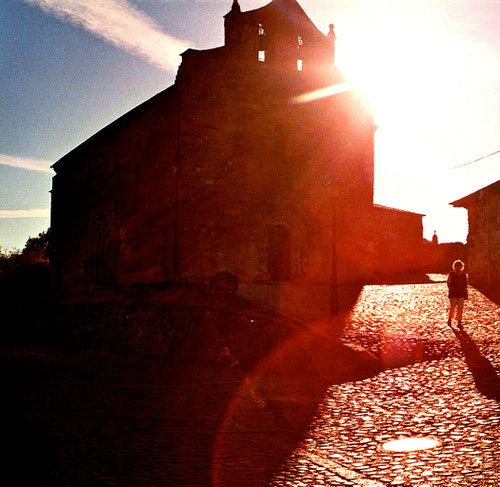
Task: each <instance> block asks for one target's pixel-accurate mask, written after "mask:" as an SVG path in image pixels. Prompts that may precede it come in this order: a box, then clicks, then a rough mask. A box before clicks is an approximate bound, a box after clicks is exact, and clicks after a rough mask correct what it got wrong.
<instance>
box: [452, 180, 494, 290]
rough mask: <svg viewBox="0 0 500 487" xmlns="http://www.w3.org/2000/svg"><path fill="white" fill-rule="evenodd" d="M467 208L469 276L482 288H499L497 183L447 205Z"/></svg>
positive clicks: (473, 282) (472, 281)
mask: <svg viewBox="0 0 500 487" xmlns="http://www.w3.org/2000/svg"><path fill="white" fill-rule="evenodd" d="M450 204H451V205H453V206H455V207H462V208H466V209H467V213H468V218H469V234H468V235H467V247H468V260H469V267H468V273H469V278H470V281H471V283H472V284H474V285H475V286H478V287H480V288H481V289H488V290H496V291H497V294H498V295H499V296H500V293H498V289H499V288H500V277H499V276H500V181H496V182H495V183H493V184H490V185H489V186H486V187H485V188H482V189H480V190H478V191H476V192H474V193H471V194H469V195H468V196H465V197H463V198H461V199H459V200H456V201H453V202H452V203H450Z"/></svg>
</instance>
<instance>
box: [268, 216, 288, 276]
mask: <svg viewBox="0 0 500 487" xmlns="http://www.w3.org/2000/svg"><path fill="white" fill-rule="evenodd" d="M290 270H291V237H290V232H289V231H288V229H287V228H286V227H285V226H283V225H275V226H273V227H272V228H271V231H270V234H269V273H270V274H271V279H272V280H273V281H289V280H290Z"/></svg>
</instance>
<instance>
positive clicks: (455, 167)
mask: <svg viewBox="0 0 500 487" xmlns="http://www.w3.org/2000/svg"><path fill="white" fill-rule="evenodd" d="M498 153H500V149H498V150H496V151H495V152H492V153H491V154H488V155H487V156H483V157H479V158H478V159H474V160H473V161H469V162H465V163H464V164H459V165H458V166H453V167H451V168H450V169H457V168H459V167H464V166H468V165H469V164H474V163H475V162H478V161H482V160H483V159H486V158H488V157H491V156H494V155H495V154H498Z"/></svg>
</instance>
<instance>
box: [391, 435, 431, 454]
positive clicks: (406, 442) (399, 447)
mask: <svg viewBox="0 0 500 487" xmlns="http://www.w3.org/2000/svg"><path fill="white" fill-rule="evenodd" d="M438 445H439V442H438V441H437V440H434V439H432V438H404V439H401V440H393V441H388V442H387V443H384V444H383V445H382V448H383V449H384V450H385V451H393V452H410V451H419V450H428V449H430V448H435V447H436V446H438Z"/></svg>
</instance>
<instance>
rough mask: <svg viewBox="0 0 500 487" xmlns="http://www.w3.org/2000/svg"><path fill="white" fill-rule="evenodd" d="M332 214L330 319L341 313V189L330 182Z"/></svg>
mask: <svg viewBox="0 0 500 487" xmlns="http://www.w3.org/2000/svg"><path fill="white" fill-rule="evenodd" d="M328 190H329V193H330V202H331V212H332V222H331V223H332V242H331V244H332V249H331V260H332V265H331V276H330V318H333V317H335V316H337V314H338V312H339V282H338V270H337V208H338V199H339V194H340V188H339V186H338V185H337V184H335V183H334V181H332V180H330V181H329V182H328Z"/></svg>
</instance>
